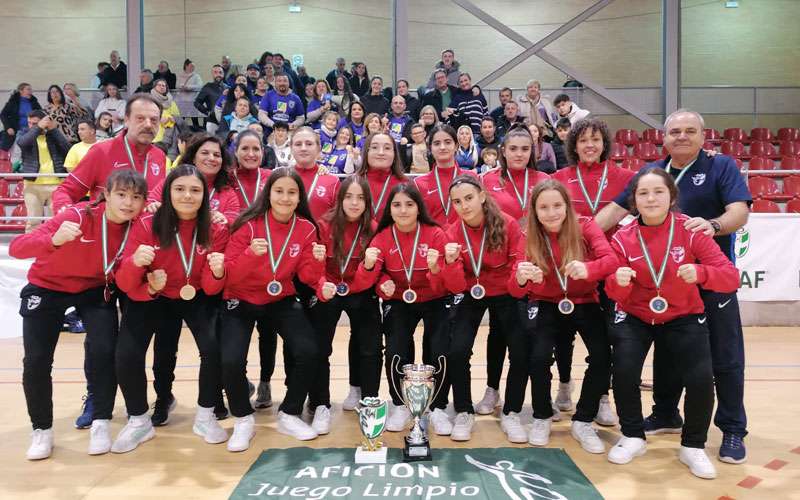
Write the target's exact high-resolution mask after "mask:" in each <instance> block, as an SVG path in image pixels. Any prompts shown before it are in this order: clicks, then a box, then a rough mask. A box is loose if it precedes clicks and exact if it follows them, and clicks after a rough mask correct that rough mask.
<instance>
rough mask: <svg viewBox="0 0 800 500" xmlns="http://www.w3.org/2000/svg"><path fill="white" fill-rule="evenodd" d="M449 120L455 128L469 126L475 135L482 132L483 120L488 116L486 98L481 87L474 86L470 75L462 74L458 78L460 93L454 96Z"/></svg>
mask: <svg viewBox="0 0 800 500" xmlns="http://www.w3.org/2000/svg"><path fill="white" fill-rule="evenodd" d="M450 109H452V110H453V111H452V112H450V113H449V116H448V120H449V122H450V124H451V125H453V126H454V127H459V126H461V125H466V126H468V127H469V128H470V129H471V130H472V133H473V134H478V133H480V131H481V119H482V118H483V117H484V116H485V115H486V97H484V95H483V93H482V92H481V89H480V87H478V86H473V85H472V77H471V76H469V73H461V76H459V77H458V91H457V92H456V93H455V95H454V96H453V100H452V101H451V102H450V107H449V108H448V110H450Z"/></svg>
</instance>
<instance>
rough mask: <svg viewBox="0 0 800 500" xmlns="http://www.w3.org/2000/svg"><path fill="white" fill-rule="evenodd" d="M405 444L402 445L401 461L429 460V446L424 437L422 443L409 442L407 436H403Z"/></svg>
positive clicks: (430, 458)
mask: <svg viewBox="0 0 800 500" xmlns="http://www.w3.org/2000/svg"><path fill="white" fill-rule="evenodd" d="M405 442H406V445H405V446H404V447H403V462H430V461H431V460H432V459H433V458H432V457H431V447H430V443H429V441H428V440H427V439H426V440H425V441H424V442H422V443H411V442H409V439H408V436H406V438H405Z"/></svg>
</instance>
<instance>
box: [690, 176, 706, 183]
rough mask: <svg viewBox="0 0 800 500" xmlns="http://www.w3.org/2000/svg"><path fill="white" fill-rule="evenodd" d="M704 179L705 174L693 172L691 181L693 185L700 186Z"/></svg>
mask: <svg viewBox="0 0 800 500" xmlns="http://www.w3.org/2000/svg"><path fill="white" fill-rule="evenodd" d="M705 181H706V174H695V175H693V176H692V183H694V185H695V186H702V185H703V183H704V182H705Z"/></svg>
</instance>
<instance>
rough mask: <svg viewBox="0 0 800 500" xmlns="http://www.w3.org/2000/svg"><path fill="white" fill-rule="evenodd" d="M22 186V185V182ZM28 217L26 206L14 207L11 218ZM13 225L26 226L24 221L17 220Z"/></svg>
mask: <svg viewBox="0 0 800 500" xmlns="http://www.w3.org/2000/svg"><path fill="white" fill-rule="evenodd" d="M20 184H22V183H21V182H20ZM27 215H28V211H27V210H26V209H25V205H24V204H21V205H17V206H16V207H14V210H12V211H11V217H25V216H27ZM11 223H12V224H16V225H17V226H23V227H24V226H25V221H24V220H15V221H12V222H11Z"/></svg>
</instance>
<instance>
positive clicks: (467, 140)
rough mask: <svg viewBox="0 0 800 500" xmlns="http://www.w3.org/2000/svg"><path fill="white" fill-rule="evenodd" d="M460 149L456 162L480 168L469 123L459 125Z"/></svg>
mask: <svg viewBox="0 0 800 500" xmlns="http://www.w3.org/2000/svg"><path fill="white" fill-rule="evenodd" d="M463 75H464V73H462V76H463ZM457 137H458V150H456V162H457V163H458V166H459V167H460V168H465V169H467V170H478V166H479V165H480V155H479V148H478V145H477V144H476V143H475V137H474V136H473V135H472V129H471V128H470V127H469V126H468V125H461V126H460V127H458V133H457Z"/></svg>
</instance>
